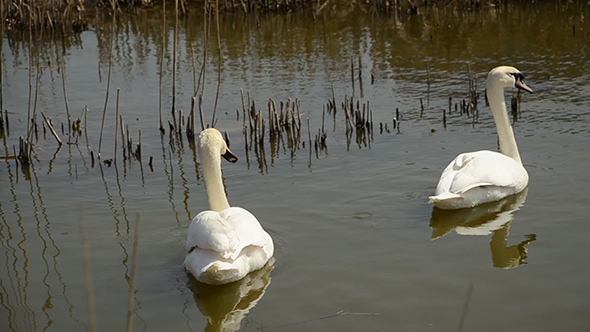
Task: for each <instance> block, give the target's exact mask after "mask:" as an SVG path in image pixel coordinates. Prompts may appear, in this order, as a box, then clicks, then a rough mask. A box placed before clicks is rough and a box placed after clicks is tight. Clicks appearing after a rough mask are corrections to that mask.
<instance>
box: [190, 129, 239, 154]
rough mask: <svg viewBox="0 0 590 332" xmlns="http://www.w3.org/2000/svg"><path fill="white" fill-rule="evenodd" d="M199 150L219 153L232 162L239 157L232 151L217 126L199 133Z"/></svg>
mask: <svg viewBox="0 0 590 332" xmlns="http://www.w3.org/2000/svg"><path fill="white" fill-rule="evenodd" d="M199 150H200V151H208V152H210V153H213V154H216V153H219V154H220V155H221V156H222V157H223V158H225V159H226V160H227V161H229V162H231V163H235V162H236V161H238V157H236V155H235V154H233V152H231V150H230V149H229V147H228V146H227V143H226V142H225V139H224V138H223V136H222V135H221V133H220V132H219V130H217V129H215V128H208V129H205V130H203V131H202V132H201V134H200V135H199Z"/></svg>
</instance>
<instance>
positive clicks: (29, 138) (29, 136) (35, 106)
mask: <svg viewBox="0 0 590 332" xmlns="http://www.w3.org/2000/svg"><path fill="white" fill-rule="evenodd" d="M0 52H1V50H0ZM39 68H40V64H39V52H37V78H36V83H35V102H34V104H33V116H32V118H31V121H32V122H31V123H29V124H28V125H27V126H31V128H30V130H29V129H28V128H27V132H28V135H27V140H28V141H31V139H32V136H33V127H35V126H36V122H37V101H38V100H39V81H40V80H41V75H40V73H39Z"/></svg>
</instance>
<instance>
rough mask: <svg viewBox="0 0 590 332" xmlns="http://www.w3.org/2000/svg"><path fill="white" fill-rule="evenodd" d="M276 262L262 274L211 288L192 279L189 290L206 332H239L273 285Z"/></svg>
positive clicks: (263, 269) (256, 273)
mask: <svg viewBox="0 0 590 332" xmlns="http://www.w3.org/2000/svg"><path fill="white" fill-rule="evenodd" d="M273 264H274V258H271V260H270V261H269V262H268V263H267V264H266V265H265V266H264V267H263V268H262V269H260V270H257V271H254V272H252V273H250V274H248V275H247V276H246V277H245V278H244V279H241V280H239V281H236V282H233V283H230V284H226V285H221V286H211V285H207V284H203V283H200V282H198V281H197V280H196V279H195V278H194V277H192V276H189V280H188V282H187V287H188V288H189V289H190V290H191V291H192V292H193V296H194V299H195V302H196V303H197V307H198V308H199V310H200V311H201V313H202V314H203V315H204V316H205V317H206V318H207V327H205V331H238V330H239V329H240V326H241V322H242V320H243V319H244V318H246V316H247V315H248V313H249V312H250V310H251V309H252V308H254V307H255V306H256V304H258V301H260V299H261V298H262V297H263V296H264V293H265V292H266V288H267V287H268V285H270V280H271V277H270V273H271V271H272V270H273V269H274V265H273Z"/></svg>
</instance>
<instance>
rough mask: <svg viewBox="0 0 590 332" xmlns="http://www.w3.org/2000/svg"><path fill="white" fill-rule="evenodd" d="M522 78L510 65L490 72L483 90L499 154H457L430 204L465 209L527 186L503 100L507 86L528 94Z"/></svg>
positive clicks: (524, 171)
mask: <svg viewBox="0 0 590 332" xmlns="http://www.w3.org/2000/svg"><path fill="white" fill-rule="evenodd" d="M523 79H524V75H522V73H520V71H519V70H518V69H516V68H514V67H508V66H501V67H496V68H494V69H492V70H491V71H490V73H489V74H488V77H487V80H486V90H487V95H488V101H489V103H490V108H491V110H492V114H493V116H494V121H495V122H496V127H497V130H498V138H499V141H500V152H501V153H498V152H492V151H486V150H483V151H477V152H469V153H462V154H460V155H459V156H457V157H456V158H455V159H454V160H453V161H451V163H450V164H449V165H448V166H447V167H446V168H445V169H444V171H443V173H442V175H441V177H440V180H439V182H438V185H437V187H436V190H435V195H434V196H430V197H429V201H430V203H431V204H434V205H435V206H436V207H438V208H441V209H445V210H453V209H462V208H468V207H473V206H476V205H479V204H482V203H487V202H493V201H497V200H500V199H502V198H504V197H507V196H510V195H513V194H516V193H519V192H521V191H522V190H524V189H525V188H526V187H527V185H528V181H529V176H528V173H527V171H526V170H525V168H524V167H523V165H522V161H521V159H520V154H519V152H518V147H517V146H516V140H515V138H514V133H513V131H512V126H511V125H510V121H509V119H508V114H507V112H506V102H505V100H504V88H507V87H516V88H519V89H522V90H525V91H528V92H531V93H532V90H531V89H530V88H529V87H528V86H526V84H524V82H523Z"/></svg>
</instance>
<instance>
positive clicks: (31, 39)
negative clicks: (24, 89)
mask: <svg viewBox="0 0 590 332" xmlns="http://www.w3.org/2000/svg"><path fill="white" fill-rule="evenodd" d="M32 26H33V16H32V11H31V9H30V8H29V104H28V111H27V137H29V132H30V125H31V98H32V95H33V27H32ZM2 44H4V40H2Z"/></svg>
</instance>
